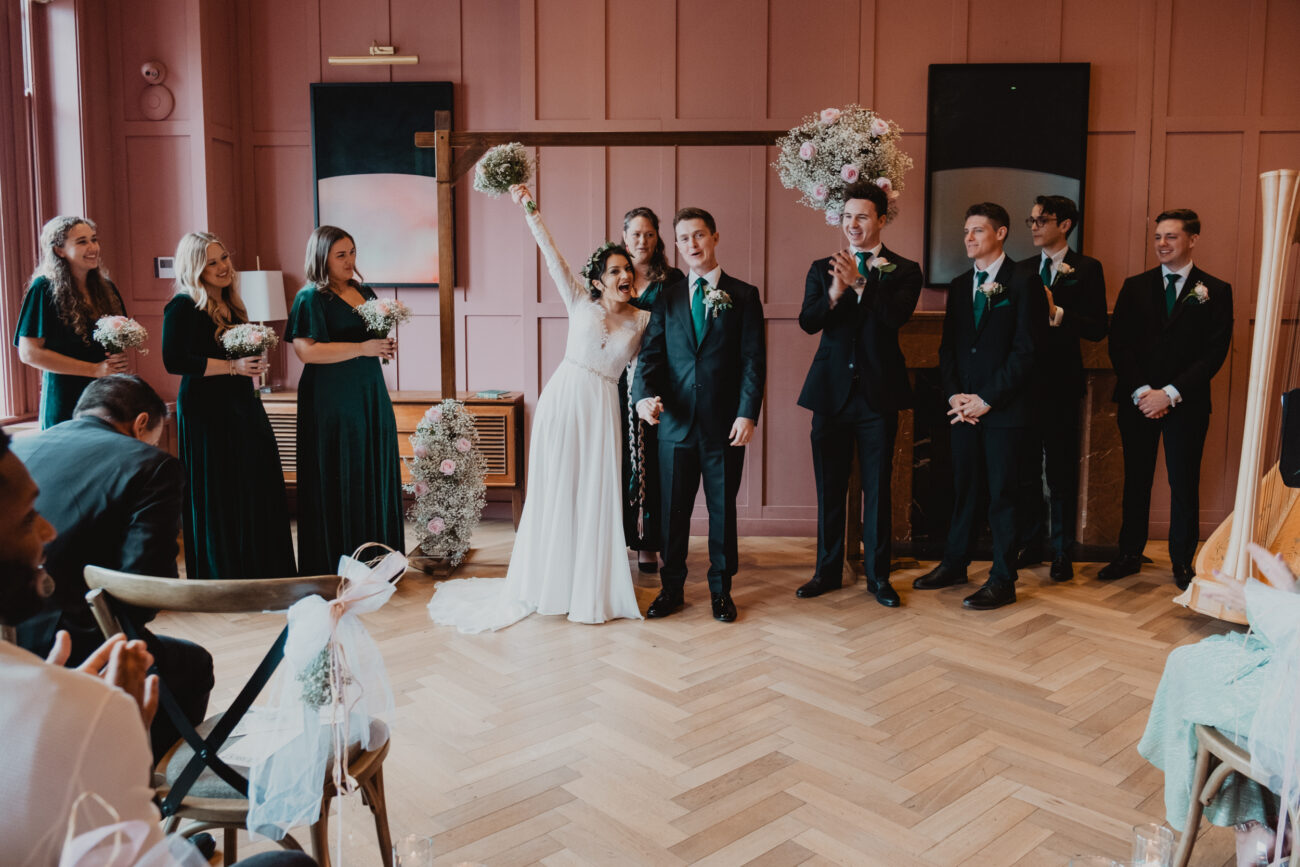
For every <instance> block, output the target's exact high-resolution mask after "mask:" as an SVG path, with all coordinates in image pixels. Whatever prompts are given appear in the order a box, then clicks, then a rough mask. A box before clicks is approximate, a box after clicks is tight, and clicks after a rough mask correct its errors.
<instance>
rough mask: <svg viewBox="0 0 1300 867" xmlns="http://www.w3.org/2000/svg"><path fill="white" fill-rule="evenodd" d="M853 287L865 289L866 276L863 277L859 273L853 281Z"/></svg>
mask: <svg viewBox="0 0 1300 867" xmlns="http://www.w3.org/2000/svg"><path fill="white" fill-rule="evenodd" d="M853 288H854V289H865V288H867V278H866V277H863V276H862V275H861V274H859V275H858V279H856V280H854V281H853Z"/></svg>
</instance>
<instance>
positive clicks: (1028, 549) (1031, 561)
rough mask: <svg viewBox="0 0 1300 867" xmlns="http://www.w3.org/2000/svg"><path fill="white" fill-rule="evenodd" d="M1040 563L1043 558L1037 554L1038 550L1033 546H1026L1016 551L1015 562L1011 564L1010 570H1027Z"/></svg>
mask: <svg viewBox="0 0 1300 867" xmlns="http://www.w3.org/2000/svg"><path fill="white" fill-rule="evenodd" d="M1041 562H1043V558H1042V556H1041V555H1040V554H1039V553H1038V548H1037V547H1035V546H1033V545H1026V546H1025V547H1024V548H1017V549H1016V557H1015V562H1014V563H1013V564H1012V568H1014V569H1029V568H1031V567H1033V566H1037V565H1038V564H1039V563H1041Z"/></svg>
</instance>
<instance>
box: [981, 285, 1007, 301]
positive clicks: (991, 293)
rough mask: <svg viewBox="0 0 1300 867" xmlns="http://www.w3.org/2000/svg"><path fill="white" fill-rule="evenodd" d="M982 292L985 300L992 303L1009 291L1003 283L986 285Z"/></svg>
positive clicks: (982, 287)
mask: <svg viewBox="0 0 1300 867" xmlns="http://www.w3.org/2000/svg"><path fill="white" fill-rule="evenodd" d="M980 291H981V292H983V293H984V297H985V298H987V299H989V300H990V301H992V300H993V299H994V298H996V297H998V296H999V295H1001V294H1002V293H1003V292H1005V291H1007V287H1005V286H1003V285H1002V284H1001V283H985V284H984V285H983V286H981V287H980Z"/></svg>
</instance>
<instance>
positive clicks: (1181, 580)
mask: <svg viewBox="0 0 1300 867" xmlns="http://www.w3.org/2000/svg"><path fill="white" fill-rule="evenodd" d="M1173 566H1174V583H1175V584H1177V585H1178V589H1179V590H1186V589H1187V588H1188V587H1190V586H1191V584H1192V579H1193V578H1195V577H1196V569H1194V568H1193V567H1192V566H1190V565H1188V564H1187V563H1175V564H1173Z"/></svg>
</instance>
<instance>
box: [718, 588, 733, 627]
mask: <svg viewBox="0 0 1300 867" xmlns="http://www.w3.org/2000/svg"><path fill="white" fill-rule="evenodd" d="M713 619H714V620H721V621H722V622H723V623H730V622H732V621H733V620H735V619H736V603H734V602H732V601H731V594H730V593H714V594H713Z"/></svg>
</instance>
